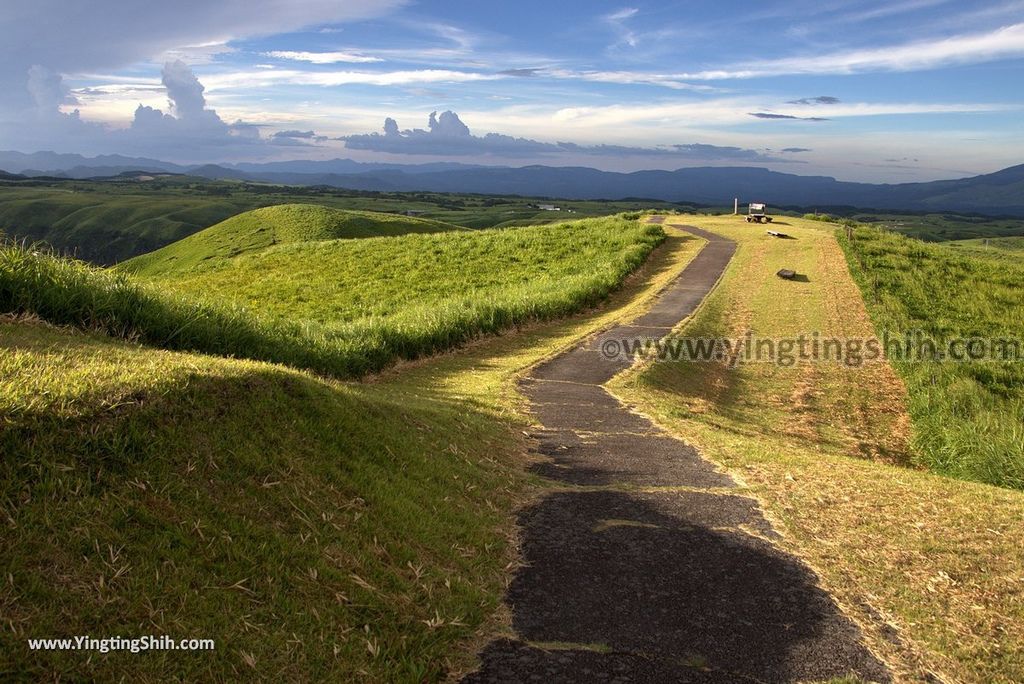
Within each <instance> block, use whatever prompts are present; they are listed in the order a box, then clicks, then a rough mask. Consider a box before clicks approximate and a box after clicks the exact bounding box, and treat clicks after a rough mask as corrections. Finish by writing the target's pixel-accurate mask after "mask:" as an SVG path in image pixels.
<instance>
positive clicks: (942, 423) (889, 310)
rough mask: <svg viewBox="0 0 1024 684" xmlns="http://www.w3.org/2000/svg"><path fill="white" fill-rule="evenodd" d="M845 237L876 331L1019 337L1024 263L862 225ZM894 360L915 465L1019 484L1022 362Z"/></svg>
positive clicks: (1023, 455) (1023, 469)
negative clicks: (905, 398)
mask: <svg viewBox="0 0 1024 684" xmlns="http://www.w3.org/2000/svg"><path fill="white" fill-rule="evenodd" d="M842 244H843V246H844V248H845V249H846V252H847V254H848V256H849V261H850V264H851V268H852V270H853V274H854V277H855V278H856V280H857V282H858V284H859V285H860V287H861V291H862V292H863V293H864V297H865V300H866V301H867V303H868V308H869V310H870V311H871V315H872V318H873V319H874V321H875V323H876V325H877V327H878V328H879V330H889V331H891V333H893V334H895V335H896V336H902V335H903V334H905V333H906V332H909V331H917V330H919V331H923V332H924V333H925V334H926V335H928V336H929V337H931V338H933V339H936V340H946V339H955V338H971V337H975V336H977V337H983V338H988V339H992V338H1008V339H1018V340H1019V339H1022V338H1024V265H1021V264H1020V263H1015V262H1014V261H1013V260H1000V259H991V258H986V257H985V256H973V255H971V254H968V253H963V252H961V251H959V250H956V249H951V248H949V247H946V246H944V245H929V244H924V243H921V242H919V241H916V240H910V239H907V238H904V237H902V236H899V235H895V234H892V233H888V232H880V231H875V230H867V229H860V230H857V231H855V232H854V234H853V239H852V241H848V240H847V239H846V237H845V235H844V236H843V238H842ZM896 365H897V368H898V369H899V371H900V373H901V375H902V376H903V377H904V379H905V380H906V383H907V386H908V388H909V391H910V414H911V416H912V417H913V419H914V427H915V439H914V446H915V459H916V460H917V462H918V463H921V464H922V465H925V466H927V467H929V468H931V469H933V470H936V471H938V472H941V473H945V474H948V475H952V476H954V477H960V478H964V479H970V480H977V481H980V482H986V483H989V484H996V485H1001V486H1005V487H1014V488H1016V489H1024V428H1022V425H1021V417H1022V416H1024V368H1022V367H1021V363H1020V362H1019V361H1010V362H996V361H990V362H984V363H982V362H975V363H938V362H898V363H897V364H896Z"/></svg>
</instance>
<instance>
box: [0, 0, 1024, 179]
mask: <svg viewBox="0 0 1024 684" xmlns="http://www.w3.org/2000/svg"><path fill="white" fill-rule="evenodd" d="M85 4H86V3H79V4H78V5H85ZM88 5H89V6H88V7H80V6H77V5H68V4H67V3H61V2H59V0H35V1H34V2H27V1H24V2H23V1H21V0H16V1H15V2H14V3H13V11H11V12H6V13H5V16H3V17H0V44H3V45H6V47H5V48H0V49H4V50H6V51H8V52H9V54H7V55H3V54H0V58H4V59H3V60H2V61H3V64H4V66H0V87H2V92H0V149H22V150H24V151H31V149H56V151H74V152H81V153H85V154H98V153H110V152H119V153H127V154H143V155H147V156H156V157H159V158H163V159H170V160H174V161H184V162H192V161H195V162H206V161H214V162H217V161H220V162H225V161H238V160H261V159H288V158H313V159H317V158H332V157H349V158H353V159H358V160H364V161H366V160H384V161H398V162H405V163H422V162H429V161H436V160H440V159H453V160H458V161H464V162H471V163H487V164H505V165H516V166H518V165H524V164H530V163H543V164H550V165H584V166H593V167H598V168H605V169H612V170H636V169H640V168H678V167H682V166H701V165H737V164H743V165H757V166H767V167H770V168H774V169H777V170H781V171H788V172H792V173H799V174H824V175H833V176H836V177H838V178H842V179H850V180H868V181H877V182H894V181H906V180H928V179H935V178H948V177H958V176H964V175H971V174H975V173H983V172H988V171H994V170H997V169H999V168H1003V167H1005V166H1010V165H1013V164H1018V163H1022V162H1024V125H1022V122H1024V116H1022V115H1024V90H1022V88H1021V84H1022V83H1024V1H1020V0H1017V1H1010V2H951V1H946V0H891V1H889V2H846V1H843V0H818V1H814V2H804V1H802V0H798V1H795V2H779V3H765V2H758V3H752V2H738V1H728V0H725V1H716V2H697V1H690V2H574V1H568V2H561V3H554V2H550V1H547V2H539V1H535V0H519V1H517V2H494V3H489V2H464V1H457V2H443V3H442V2H426V1H424V2H402V1H401V0H375V1H373V2H365V1H358V0H356V1H349V2H337V1H329V0H307V1H306V2H301V3H298V2H288V1H286V0H250V1H249V2H242V1H241V0H222V1H221V2H215V3H210V2H208V1H207V2H199V1H198V0H182V1H181V2H179V3H175V4H174V6H173V7H168V6H167V4H166V3H162V4H161V3H155V2H146V1H140V2H134V3H125V2H119V1H116V0H95V1H94V2H91V3H88ZM72 8H73V9H72ZM140 106H141V109H140ZM435 111H436V112H438V115H439V116H438V117H437V118H435V119H434V120H433V125H431V123H430V120H429V119H428V117H430V115H431V113H432V112H435ZM446 111H452V112H454V113H455V115H441V113H443V112H446ZM387 118H390V119H392V120H393V122H392V123H390V124H388V131H389V132H388V133H385V132H384V128H385V119H387ZM412 129H418V130H412ZM375 133H376V135H374V134H375ZM488 134H491V135H488Z"/></svg>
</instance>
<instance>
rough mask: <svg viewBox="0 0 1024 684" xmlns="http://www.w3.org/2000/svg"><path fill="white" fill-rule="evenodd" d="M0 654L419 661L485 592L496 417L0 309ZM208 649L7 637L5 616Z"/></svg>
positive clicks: (414, 664)
mask: <svg viewBox="0 0 1024 684" xmlns="http://www.w3.org/2000/svg"><path fill="white" fill-rule="evenodd" d="M0 349H2V350H3V353H2V354H0V456H2V458H0V463H2V465H0V502H2V510H3V514H4V515H3V517H4V520H5V522H4V526H5V530H4V534H3V535H2V538H0V558H2V559H3V561H2V562H0V570H2V575H3V577H4V581H3V582H2V583H0V606H2V607H3V610H2V612H3V616H4V624H3V628H2V629H0V642H2V645H0V672H2V673H4V678H5V679H7V678H8V677H11V676H20V677H23V678H25V679H26V680H28V679H31V680H36V681H41V680H50V679H56V678H69V679H76V680H92V681H102V680H116V679H123V678H128V679H131V680H134V681H141V680H150V681H153V680H157V679H160V680H165V681H166V679H167V678H173V679H181V680H185V681H201V680H202V681H210V680H218V681H224V680H240V679H248V678H251V677H255V676H258V673H259V676H263V675H267V674H268V673H273V675H274V677H275V678H276V679H278V680H279V681H313V680H325V679H333V680H335V681H357V680H362V681H424V680H436V679H438V678H439V677H440V676H441V675H442V674H443V672H444V671H445V670H447V669H449V668H450V666H451V665H450V663H449V662H448V661H449V658H450V656H451V653H452V650H453V648H452V644H453V642H455V641H458V640H460V639H465V638H466V637H468V636H469V635H470V634H471V633H472V631H473V630H474V628H476V627H477V626H479V624H480V623H481V622H482V621H483V620H485V619H486V618H488V617H489V615H490V614H491V613H492V612H493V611H494V609H495V608H496V606H497V604H498V601H499V597H500V595H501V588H502V586H503V581H504V567H505V565H506V564H507V563H509V562H510V561H511V558H512V557H511V548H510V546H509V542H508V538H507V520H506V517H505V515H506V514H505V512H506V511H507V510H509V508H510V507H511V506H512V502H513V501H514V499H515V497H516V496H517V492H518V491H519V490H520V487H521V484H522V482H521V477H520V476H519V475H518V474H517V471H516V470H515V464H516V462H517V460H516V440H515V439H510V438H509V434H508V431H507V429H504V428H503V426H502V425H501V424H500V423H496V422H495V421H494V420H493V419H492V418H491V417H489V416H487V415H484V414H482V413H481V412H480V411H479V410H477V409H475V408H474V407H472V406H470V405H467V404H465V403H462V404H460V403H457V402H452V401H448V402H443V401H438V400H435V399H431V398H428V397H425V396H422V395H420V394H415V393H412V392H406V393H396V392H394V391H391V390H389V389H388V388H386V387H384V386H375V385H342V384H339V383H336V382H330V381H325V380H321V379H317V378H314V377H311V376H309V375H306V374H303V373H300V372H296V371H292V370H288V369H286V368H283V367H279V366H271V365H267V364H259V363H252V362H246V361H234V360H225V359H217V358H213V357H207V356H201V355H195V354H185V353H179V352H166V351H160V350H154V349H151V348H144V347H138V346H134V345H131V344H126V343H124V342H121V341H117V340H110V339H109V338H104V337H102V336H98V335H94V334H85V333H78V332H74V331H64V330H57V329H53V328H50V327H48V326H45V325H42V324H31V323H28V324H27V323H24V322H14V321H12V320H5V321H3V322H0ZM79 634H88V635H93V636H96V637H100V636H114V635H123V636H141V635H145V634H158V635H168V636H171V637H174V638H185V637H195V638H213V639H215V641H216V652H215V653H214V654H208V653H201V652H198V653H186V654H181V653H173V652H153V653H144V654H141V655H133V654H130V653H123V652H122V653H110V654H107V655H102V656H100V655H96V656H94V657H93V658H87V657H82V656H83V654H81V653H76V652H63V653H46V654H44V653H31V652H29V651H28V648H27V646H26V643H25V639H27V638H29V637H53V636H74V635H79Z"/></svg>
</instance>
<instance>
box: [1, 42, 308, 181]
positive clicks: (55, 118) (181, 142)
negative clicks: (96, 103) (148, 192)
mask: <svg viewBox="0 0 1024 684" xmlns="http://www.w3.org/2000/svg"><path fill="white" fill-rule="evenodd" d="M27 82H28V92H30V93H31V95H32V98H33V101H34V108H33V109H32V111H31V112H30V124H25V123H22V122H17V121H16V122H15V123H14V124H13V125H12V124H11V123H10V122H8V123H6V124H5V123H0V138H6V137H12V138H13V137H16V138H17V140H18V142H19V143H20V145H21V146H22V147H24V148H25V149H40V148H54V147H59V148H61V149H66V150H74V151H76V152H79V153H85V154H96V153H109V152H112V151H113V152H117V153H121V154H129V155H140V156H146V157H160V158H163V159H167V160H170V161H185V162H191V161H221V160H223V159H224V158H226V157H230V156H233V155H243V156H245V155H255V156H260V155H261V154H263V153H264V152H266V151H268V150H269V149H271V148H270V147H268V145H303V146H309V145H315V144H318V143H321V142H324V141H325V140H326V138H325V137H324V136H321V135H317V134H316V132H314V131H299V130H290V131H281V132H279V133H275V134H274V135H272V136H270V137H269V138H264V137H263V136H262V135H261V133H260V126H258V125H256V124H252V123H247V122H244V121H234V122H228V121H225V120H224V119H222V118H221V116H220V115H219V114H218V113H217V111H216V110H214V109H213V108H211V107H209V105H208V103H207V101H206V96H205V94H204V92H205V88H204V86H203V84H202V83H201V82H200V80H199V79H198V78H197V77H196V75H195V73H194V72H193V71H192V69H191V68H190V67H189V66H188V65H187V64H185V63H184V62H182V61H180V60H175V61H171V62H167V63H166V64H165V65H164V66H163V69H162V70H161V88H162V90H163V91H164V92H165V93H166V94H167V107H166V110H164V109H159V108H156V107H152V106H147V105H143V104H140V105H138V107H137V108H136V109H135V115H134V117H133V118H132V121H131V124H130V125H129V126H128V128H125V129H118V128H111V127H108V126H106V125H103V124H99V123H93V122H88V121H84V120H82V118H81V117H80V116H79V113H78V111H77V110H75V111H72V112H70V113H68V112H64V111H61V109H60V108H61V107H62V106H63V105H68V104H73V103H74V99H73V97H72V96H71V93H70V92H69V90H68V88H67V86H66V85H65V84H64V82H63V79H62V78H61V76H60V75H59V74H55V73H53V72H52V71H50V70H49V69H46V68H45V67H38V66H34V67H32V68H31V69H30V70H29V72H28V74H27Z"/></svg>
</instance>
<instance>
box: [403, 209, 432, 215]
mask: <svg viewBox="0 0 1024 684" xmlns="http://www.w3.org/2000/svg"><path fill="white" fill-rule="evenodd" d="M404 213H405V215H406V216H423V214H426V213H427V212H426V211H423V210H421V209H406V210H405V212H404Z"/></svg>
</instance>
